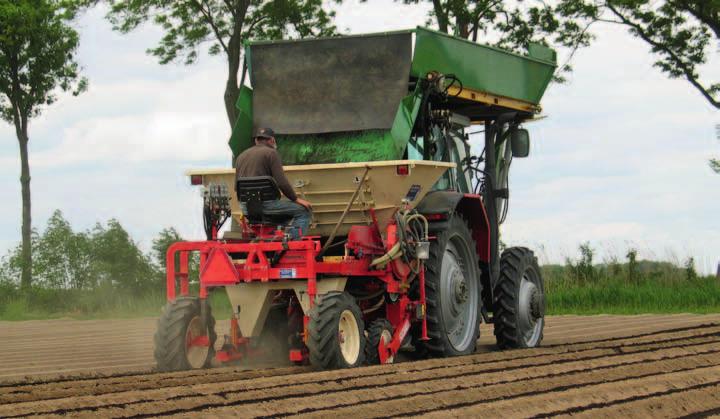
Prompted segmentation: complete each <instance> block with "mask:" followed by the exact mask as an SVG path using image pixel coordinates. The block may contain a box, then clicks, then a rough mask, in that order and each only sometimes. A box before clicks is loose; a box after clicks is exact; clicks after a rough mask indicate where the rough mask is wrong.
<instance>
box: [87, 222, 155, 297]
mask: <svg viewBox="0 0 720 419" xmlns="http://www.w3.org/2000/svg"><path fill="white" fill-rule="evenodd" d="M90 244H91V249H92V255H91V257H92V260H93V264H94V274H95V275H96V281H97V282H98V283H105V284H107V283H110V284H112V285H113V286H114V287H116V288H117V289H119V290H123V291H131V292H135V293H139V292H141V291H143V290H147V289H148V288H149V287H152V286H154V285H157V283H156V282H154V280H155V279H157V278H158V274H157V271H155V270H154V269H153V266H152V264H151V263H150V258H149V257H148V256H146V255H144V254H143V253H142V251H141V250H140V248H138V246H137V244H136V243H135V242H134V241H133V240H132V239H131V238H130V235H129V234H128V232H127V231H126V230H125V229H124V228H123V226H122V225H120V222H118V221H117V220H114V219H112V220H110V221H108V223H107V227H104V226H102V225H101V224H97V225H96V226H95V228H94V229H93V230H92V232H91V233H90Z"/></svg>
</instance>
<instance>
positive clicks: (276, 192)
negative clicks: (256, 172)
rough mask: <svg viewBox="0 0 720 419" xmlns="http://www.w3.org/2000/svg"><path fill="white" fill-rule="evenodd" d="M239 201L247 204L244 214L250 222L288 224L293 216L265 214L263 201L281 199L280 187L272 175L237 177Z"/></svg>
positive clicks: (236, 187)
mask: <svg viewBox="0 0 720 419" xmlns="http://www.w3.org/2000/svg"><path fill="white" fill-rule="evenodd" d="M235 190H236V191H237V197H238V201H239V202H240V203H242V204H245V208H244V211H246V213H245V214H244V215H245V217H246V218H247V220H248V222H249V223H250V224H272V225H278V224H286V223H287V222H288V221H290V219H291V218H292V216H288V215H274V214H273V215H265V214H263V202H265V201H276V200H278V199H280V189H279V188H278V186H277V183H275V179H273V178H272V177H271V176H252V177H243V178H239V179H237V181H236V183H235Z"/></svg>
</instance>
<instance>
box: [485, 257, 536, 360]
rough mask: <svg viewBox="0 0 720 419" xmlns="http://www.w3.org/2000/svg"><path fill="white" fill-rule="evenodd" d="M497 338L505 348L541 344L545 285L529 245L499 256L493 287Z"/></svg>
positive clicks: (494, 320) (528, 346)
mask: <svg viewBox="0 0 720 419" xmlns="http://www.w3.org/2000/svg"><path fill="white" fill-rule="evenodd" d="M493 322H494V327H495V339H496V341H497V345H498V346H499V347H500V348H502V349H506V348H507V349H511V348H534V347H536V346H539V345H540V342H541V341H542V338H543V327H544V326H545V287H544V284H543V279H542V274H541V273H540V267H539V266H538V262H537V258H536V257H535V255H534V254H533V252H532V251H531V250H530V249H527V248H524V247H511V248H508V249H507V250H505V251H504V252H503V254H502V257H501V258H500V278H499V279H498V281H497V283H496V284H495V287H494V288H493Z"/></svg>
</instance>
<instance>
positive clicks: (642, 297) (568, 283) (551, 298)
mask: <svg viewBox="0 0 720 419" xmlns="http://www.w3.org/2000/svg"><path fill="white" fill-rule="evenodd" d="M593 255H594V251H593V249H592V248H591V247H590V246H589V244H587V243H585V244H583V245H582V246H580V257H579V258H578V259H577V260H570V259H568V260H567V261H566V264H565V266H560V265H545V266H543V273H544V277H545V282H546V290H547V301H548V303H547V306H548V313H549V314H600V313H616V314H637V313H678V312H695V313H706V312H718V311H720V281H718V280H717V279H716V278H714V277H710V276H706V277H701V276H699V275H698V274H697V272H696V270H695V263H694V260H693V258H689V259H688V260H687V261H686V262H685V263H684V264H683V266H682V267H679V266H676V265H673V264H671V263H669V262H655V261H640V260H638V259H637V251H636V250H634V249H630V250H629V251H628V253H627V255H626V257H627V260H626V262H624V263H620V262H619V261H618V260H616V259H611V260H610V261H609V262H607V263H602V264H593V262H592V259H593Z"/></svg>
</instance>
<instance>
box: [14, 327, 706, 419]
mask: <svg viewBox="0 0 720 419" xmlns="http://www.w3.org/2000/svg"><path fill="white" fill-rule="evenodd" d="M717 336H718V333H717V332H716V333H709V334H703V335H700V336H699V337H696V338H694V339H687V338H674V339H672V340H670V339H668V340H659V341H656V342H653V343H644V342H642V344H639V345H638V343H639V342H628V343H627V346H626V347H611V348H605V349H602V348H597V349H585V350H583V351H578V352H572V351H571V352H563V353H558V354H552V355H550V354H547V355H544V357H543V358H540V359H541V360H542V362H543V363H544V364H551V363H553V362H570V361H573V360H577V359H595V358H599V357H605V356H612V355H619V354H624V353H632V352H639V351H653V350H659V349H662V348H667V347H677V346H678V344H680V345H681V346H685V347H689V346H692V345H703V344H706V343H712V342H717V341H718V338H717ZM505 353H506V352H499V353H495V354H485V355H482V356H481V355H474V356H469V357H464V358H453V359H445V360H429V361H421V362H416V363H405V364H398V365H394V366H385V367H382V366H381V367H371V368H364V369H357V370H344V371H334V372H333V371H331V372H321V373H312V374H303V375H302V376H293V377H289V378H288V379H287V380H282V381H281V382H276V381H272V380H270V382H269V385H270V386H275V387H282V386H287V385H296V384H309V383H312V382H322V381H323V380H328V379H329V380H331V381H334V380H338V379H344V378H352V379H358V378H362V377H364V376H373V375H388V376H389V375H393V374H401V375H403V376H404V375H407V374H414V373H416V372H418V371H424V372H430V371H435V370H439V373H440V374H445V375H447V374H449V373H451V372H452V371H460V372H466V371H469V370H468V366H472V367H473V368H475V369H479V370H480V371H485V372H492V371H494V370H503V369H508V368H523V367H526V366H533V365H538V363H537V360H538V359H539V358H538V357H536V356H529V357H522V358H511V359H509V360H504V361H498V360H495V359H493V358H495V356H494V355H496V354H497V355H502V354H505ZM448 368H454V369H448ZM260 373H261V372H260ZM180 374H182V373H180ZM431 374H434V373H431ZM166 377H167V378H166V379H165V380H160V379H155V380H152V379H151V378H152V376H148V377H147V378H148V381H147V382H146V383H144V384H145V385H144V386H139V385H138V383H137V382H134V381H133V380H132V378H133V377H127V379H126V380H124V381H126V382H125V383H124V384H123V385H121V384H120V383H118V382H117V380H112V381H111V382H110V383H108V384H107V385H104V386H103V385H100V383H98V382H93V381H88V382H86V384H88V385H86V386H78V385H77V383H73V385H72V386H66V387H65V388H62V389H56V390H54V391H53V390H52V388H51V387H50V386H41V387H37V386H29V387H28V386H26V387H24V388H22V389H18V388H15V389H14V390H15V391H14V392H12V393H9V394H5V395H0V402H4V403H11V402H27V401H39V400H42V399H45V400H52V399H55V398H69V397H74V396H86V395H90V394H96V395H97V394H108V393H120V392H122V391H123V390H128V391H134V390H141V389H143V387H144V388H146V389H158V387H172V386H182V385H183V384H185V385H193V384H194V385H195V386H196V387H197V385H198V384H200V382H202V381H203V380H198V379H197V378H196V377H189V378H187V379H183V378H180V379H174V378H175V377H173V376H172V375H169V376H167V375H166ZM203 378H204V379H205V380H206V381H205V382H207V383H213V384H215V385H217V384H223V385H224V387H223V388H224V389H225V390H226V391H231V390H232V389H233V388H237V390H238V391H240V390H243V391H244V390H245V389H247V388H250V389H252V388H254V387H253V386H255V387H257V386H259V385H260V384H261V383H259V382H257V381H256V382H253V383H252V385H251V386H249V387H246V386H244V385H242V386H239V387H238V386H237V384H236V383H233V381H236V380H238V379H240V378H241V377H239V376H238V375H237V373H234V374H233V373H231V374H230V375H224V374H212V371H208V374H207V375H206V376H205V377H203ZM228 381H229V382H230V383H227V384H225V383H226V382H228ZM88 387H89V388H88ZM263 388H264V386H263ZM152 391H153V392H157V391H158V390H152ZM168 391H169V392H171V393H172V391H174V390H173V389H169V390H168ZM33 396H35V397H33ZM164 397H165V396H159V398H164ZM74 400H76V401H77V400H78V399H74ZM0 413H1V411H0Z"/></svg>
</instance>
